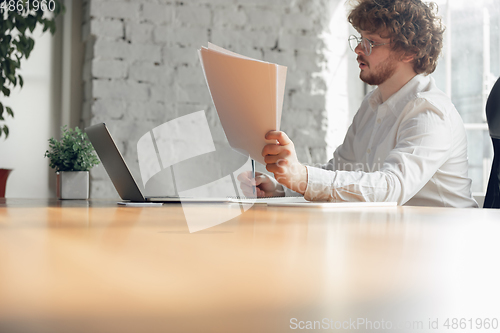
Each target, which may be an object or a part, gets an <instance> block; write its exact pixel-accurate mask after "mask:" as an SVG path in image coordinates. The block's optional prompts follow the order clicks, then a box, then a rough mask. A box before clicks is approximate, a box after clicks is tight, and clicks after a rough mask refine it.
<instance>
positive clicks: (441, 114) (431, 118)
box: [239, 0, 477, 207]
mask: <svg viewBox="0 0 500 333" xmlns="http://www.w3.org/2000/svg"><path fill="white" fill-rule="evenodd" d="M434 9H435V4H430V5H426V4H424V3H422V2H421V1H420V0H358V2H357V5H356V6H355V7H354V9H352V11H351V12H350V14H349V17H348V20H349V22H350V23H351V24H352V25H353V26H354V28H355V29H356V30H357V31H358V32H359V33H360V37H355V36H351V37H350V40H349V41H350V43H351V48H352V49H353V51H354V52H355V53H356V54H357V61H358V63H359V68H360V78H361V80H363V81H364V82H366V83H368V84H370V85H376V86H378V87H377V89H375V90H374V91H373V92H371V93H369V94H368V95H367V96H366V97H365V99H364V100H363V102H362V104H361V106H360V108H359V111H358V112H357V114H356V115H355V117H354V119H353V123H352V125H351V126H350V128H349V129H348V131H347V134H346V137H345V140H344V143H343V144H342V145H341V146H339V147H338V148H337V150H336V151H335V153H334V156H333V159H331V160H330V161H329V162H328V163H327V164H326V165H323V166H321V167H320V168H316V167H311V166H304V165H302V164H301V163H300V162H299V161H298V159H297V155H296V152H295V148H294V145H293V142H292V141H291V140H290V139H289V138H288V136H287V135H286V134H285V133H284V132H279V131H271V132H269V133H267V134H266V139H274V140H276V141H277V144H270V145H266V146H265V147H264V149H263V151H262V155H263V156H264V157H265V162H266V164H267V165H266V169H267V170H268V171H270V172H272V173H273V174H274V176H275V179H273V178H272V177H269V176H267V175H265V174H260V173H259V174H257V176H256V177H255V180H253V179H251V176H250V174H249V173H244V174H241V175H240V176H239V180H240V181H242V183H241V188H242V189H243V191H244V192H245V193H247V194H248V195H251V193H252V191H253V184H255V185H256V186H257V188H256V191H257V196H258V197H267V196H283V195H285V192H287V191H288V192H290V191H289V190H288V189H291V190H293V191H295V192H297V193H299V194H301V195H304V197H305V198H306V199H307V200H318V201H372V202H376V201H379V202H382V201H397V202H398V204H399V205H419V206H447V207H477V203H476V202H475V201H474V199H473V198H472V196H471V180H470V179H469V178H468V176H467V169H468V161H467V140H466V134H465V129H464V126H463V123H462V120H461V118H460V115H459V114H458V112H457V110H456V109H455V107H454V106H453V104H452V103H451V101H450V99H449V98H448V97H447V96H446V95H445V94H444V93H443V92H441V91H440V90H439V89H438V88H437V87H436V85H435V83H434V80H433V79H432V78H431V77H429V76H427V75H428V74H430V73H432V72H433V71H434V70H435V68H436V64H437V60H438V56H439V54H440V52H441V48H442V40H443V32H444V29H443V27H442V25H441V21H440V19H439V18H437V17H436V14H435V12H434ZM288 195H290V194H288Z"/></svg>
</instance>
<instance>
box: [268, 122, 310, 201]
mask: <svg viewBox="0 0 500 333" xmlns="http://www.w3.org/2000/svg"><path fill="white" fill-rule="evenodd" d="M266 140H276V141H278V143H277V144H268V145H266V146H265V147H264V149H263V150H262V156H264V161H265V162H266V170H267V171H270V172H272V173H273V174H274V177H275V178H276V180H277V181H278V182H279V183H280V184H283V185H285V186H286V187H288V188H289V189H291V190H293V191H295V192H298V193H300V194H304V193H305V192H306V188H307V168H306V167H305V166H304V165H302V164H300V162H299V160H298V159H297V153H296V152H295V146H294V145H293V142H292V140H290V139H289V138H288V136H287V135H286V134H285V133H284V132H280V131H269V132H268V133H267V134H266Z"/></svg>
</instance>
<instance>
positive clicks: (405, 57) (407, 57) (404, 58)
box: [401, 53, 416, 63]
mask: <svg viewBox="0 0 500 333" xmlns="http://www.w3.org/2000/svg"><path fill="white" fill-rule="evenodd" d="M415 56H416V54H414V53H406V54H403V55H402V56H401V61H402V62H407V63H408V62H412V61H413V60H415Z"/></svg>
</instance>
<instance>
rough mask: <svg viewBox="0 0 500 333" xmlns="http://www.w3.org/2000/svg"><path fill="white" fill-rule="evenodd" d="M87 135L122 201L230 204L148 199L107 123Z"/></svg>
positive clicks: (169, 197)
mask: <svg viewBox="0 0 500 333" xmlns="http://www.w3.org/2000/svg"><path fill="white" fill-rule="evenodd" d="M85 133H87V136H88V137H89V139H90V142H91V143H92V145H93V146H94V149H95V151H96V152H97V155H98V156H99V159H100V160H101V162H102V165H103V166H104V169H106V172H107V173H108V176H109V178H111V181H112V182H113V185H114V186H115V189H116V191H117V192H118V194H119V195H120V197H121V198H122V200H128V201H131V202H157V203H167V202H181V201H182V202H183V203H184V202H229V199H228V198H191V197H179V196H161V197H157V196H155V197H152V196H151V197H148V196H144V195H143V194H142V191H141V189H140V188H139V186H138V185H137V182H136V181H135V179H134V176H133V175H132V173H131V172H130V169H129V168H128V166H127V163H125V160H124V159H123V156H122V154H121V153H120V151H119V150H118V147H117V146H116V143H115V141H114V140H113V137H112V136H111V133H110V132H109V130H108V128H107V127H106V124H105V123H100V124H96V125H93V126H90V127H86V128H85Z"/></svg>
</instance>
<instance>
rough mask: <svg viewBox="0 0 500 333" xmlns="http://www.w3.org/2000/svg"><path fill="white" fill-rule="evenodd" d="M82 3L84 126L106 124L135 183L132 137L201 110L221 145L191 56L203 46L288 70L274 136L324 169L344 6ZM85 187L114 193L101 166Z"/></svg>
mask: <svg viewBox="0 0 500 333" xmlns="http://www.w3.org/2000/svg"><path fill="white" fill-rule="evenodd" d="M84 6H85V11H84V12H85V18H84V26H83V29H82V30H83V36H82V37H83V40H84V41H85V44H86V52H85V65H84V80H85V85H84V86H85V101H84V106H83V109H84V113H83V121H84V123H85V125H89V124H94V123H97V122H101V121H103V122H106V123H107V124H108V126H109V127H110V129H111V132H112V134H113V136H114V138H115V140H116V141H117V142H118V144H119V147H120V149H121V150H122V153H123V155H124V157H125V159H126V160H127V163H128V164H129V166H130V167H131V169H132V172H133V174H134V176H135V177H136V179H137V180H138V182H139V183H141V181H140V174H139V169H138V163H137V152H136V144H137V141H138V139H139V138H140V137H141V136H142V135H143V134H144V133H146V132H147V131H149V130H151V129H152V128H154V127H156V126H158V125H160V124H162V123H164V122H165V121H168V120H171V119H175V118H176V117H178V116H181V115H184V114H189V113H192V112H195V111H199V110H202V109H204V110H206V111H207V117H208V120H209V124H210V126H211V131H212V135H213V137H214V140H215V141H216V145H219V146H220V145H224V143H225V137H224V134H223V130H222V128H221V126H220V122H219V120H218V118H217V115H216V112H215V110H214V107H213V106H212V102H211V99H210V95H209V93H208V89H207V87H206V84H205V81H204V78H203V74H202V71H201V68H200V65H199V60H198V55H197V49H199V48H200V46H202V45H206V44H207V42H208V41H210V42H213V43H215V44H217V45H220V46H222V47H225V48H228V49H230V50H232V51H235V52H238V53H242V54H244V55H248V56H251V57H257V58H260V59H263V60H266V61H270V62H275V63H279V64H281V65H285V66H288V78H287V84H286V88H287V90H286V93H285V103H284V108H283V118H282V130H284V131H286V132H287V133H288V134H289V136H290V137H291V138H292V140H294V142H295V145H296V147H297V151H298V154H299V158H300V159H301V161H303V162H306V163H318V162H323V163H324V162H326V160H327V153H328V154H329V153H331V151H332V150H333V148H334V147H336V146H337V145H338V144H340V143H341V140H342V137H343V134H344V133H345V130H346V128H347V125H348V114H349V112H348V103H347V63H346V57H347V56H348V53H347V52H346V48H345V46H346V45H347V41H346V40H347V23H346V18H345V14H344V5H343V1H341V0H331V1H328V0H274V1H269V0H247V1H243V0H186V1H170V0H137V1H126V0H87V1H86V2H85V3H84ZM260 169H261V170H264V169H263V167H260ZM91 191H92V196H93V197H110V196H114V197H116V194H115V191H114V190H113V188H112V184H111V183H110V181H109V180H108V178H107V176H106V174H105V172H104V171H103V170H102V167H100V168H97V169H95V171H93V172H92V185H91ZM146 192H147V191H146ZM149 192H152V191H149Z"/></svg>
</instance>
